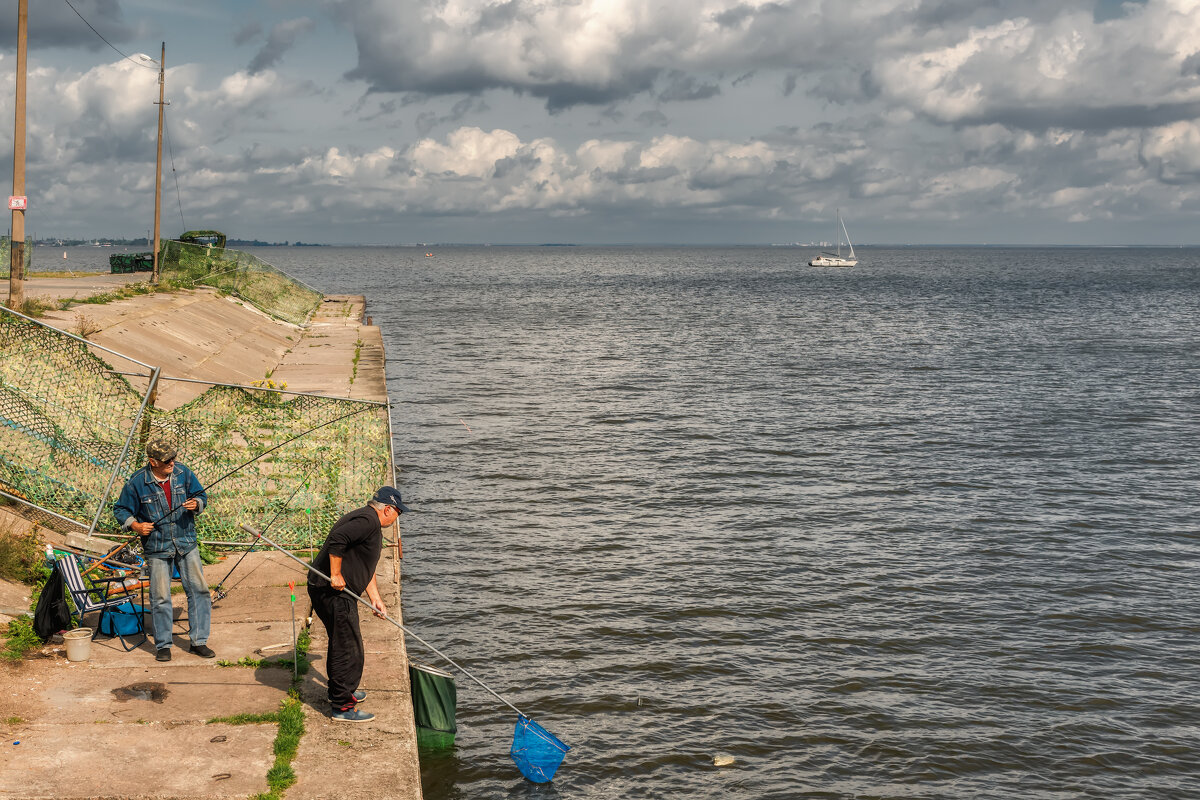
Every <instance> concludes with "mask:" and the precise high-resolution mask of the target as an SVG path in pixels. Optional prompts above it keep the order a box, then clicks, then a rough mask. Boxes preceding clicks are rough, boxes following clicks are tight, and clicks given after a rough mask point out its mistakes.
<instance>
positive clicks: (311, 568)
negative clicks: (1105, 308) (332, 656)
mask: <svg viewBox="0 0 1200 800" xmlns="http://www.w3.org/2000/svg"><path fill="white" fill-rule="evenodd" d="M242 529H243V530H245V531H246V532H247V533H250V534H252V535H254V536H256V537H258V538H259V539H262V540H263V541H264V542H266V543H267V544H269V545H271V547H274V548H275V549H276V550H278V551H279V552H281V553H283V554H284V555H285V556H287V557H288V558H290V559H292V560H293V561H295V562H296V563H297V564H299V565H300V566H302V567H304V568H305V569H306V570H308V571H309V572H311V573H313V574H314V575H319V576H320V577H322V578H324V579H325V580H327V581H329V582H330V583H332V582H333V581H332V579H331V578H330V577H329V576H328V575H326V574H325V573H324V572H321V571H320V570H319V569H317V568H316V567H314V566H313V565H312V564H308V563H305V562H304V561H302V560H301V559H299V558H297V557H296V556H294V555H292V554H291V553H289V552H288V551H287V550H284V549H283V548H282V547H280V546H279V545H277V544H275V542H273V541H271V540H270V539H268V538H267V537H266V536H264V535H263V534H262V533H261V532H259V531H257V530H255V529H254V528H251V527H250V526H249V525H245V524H243V525H242ZM341 591H343V592H345V593H346V594H348V595H350V596H351V597H353V598H354V599H355V600H357V601H358V602H360V603H362V604H363V605H364V606H366V607H367V608H369V609H371V612H372V613H374V614H375V615H376V616H378V617H382V618H383V619H386V620H387V621H388V622H390V623H392V624H393V625H395V626H396V627H397V628H399V629H400V630H402V631H404V632H405V633H407V634H408V635H409V636H411V637H413V638H414V639H416V640H417V641H418V642H420V643H421V644H423V645H425V646H426V647H428V648H429V649H430V650H432V651H433V652H435V653H437V654H438V655H439V656H441V657H442V658H444V659H445V660H446V661H448V662H449V663H450V664H451V665H453V667H454V668H455V669H457V670H458V671H459V672H461V673H462V674H463V675H466V676H467V677H468V678H470V679H471V680H473V681H475V683H477V684H479V685H480V686H482V687H483V688H484V689H486V690H487V691H488V692H489V693H490V694H491V695H492V696H493V697H495V698H496V699H497V700H499V701H500V702H501V703H504V705H506V706H508V707H509V708H511V709H512V710H513V711H515V712H517V713H518V714H520V715H521V716H522V717H524V718H525V719H529V717H528V716H527V715H526V714H525V713H523V712H522V711H521V709H519V708H517V707H516V706H514V705H513V704H512V703H510V702H508V701H507V700H505V699H504V698H503V697H501V696H500V695H498V694H496V692H495V691H493V690H492V688H491V687H490V686H488V685H487V684H486V683H484V682H483V681H481V680H479V678H476V677H475V676H474V675H472V674H471V673H470V672H467V670H465V669H463V668H462V666H460V665H459V664H457V663H455V661H454V659H452V658H450V656H448V655H446V654H445V653H443V652H442V651H441V650H438V649H437V648H436V647H434V646H433V645H431V644H430V643H429V642H427V641H425V640H424V639H422V638H421V637H420V636H418V635H417V634H415V633H413V632H412V631H411V630H409V629H408V628H406V627H404V626H403V625H401V624H400V623H399V622H397V621H396V620H394V619H392V618H391V617H390V616H388V614H387V613H386V612H381V611H378V610H377V609H376V608H375V606H373V605H371V603H370V602H368V601H367V600H365V599H364V598H362V597H360V596H359V595H357V594H355V593H354V592H352V591H350V590H349V589H342V590H341Z"/></svg>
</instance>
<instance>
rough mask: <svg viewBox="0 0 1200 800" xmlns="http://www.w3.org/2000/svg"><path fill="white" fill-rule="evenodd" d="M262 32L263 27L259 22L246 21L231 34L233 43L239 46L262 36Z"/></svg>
mask: <svg viewBox="0 0 1200 800" xmlns="http://www.w3.org/2000/svg"><path fill="white" fill-rule="evenodd" d="M262 32H263V27H262V23H261V22H247V23H246V24H245V25H243V26H242V27H241V28H238V30H237V31H236V32H235V33H234V34H233V43H234V44H236V45H239V46H240V45H243V44H249V43H250V42H253V41H254V40H255V39H257V38H258V37H260V36H262Z"/></svg>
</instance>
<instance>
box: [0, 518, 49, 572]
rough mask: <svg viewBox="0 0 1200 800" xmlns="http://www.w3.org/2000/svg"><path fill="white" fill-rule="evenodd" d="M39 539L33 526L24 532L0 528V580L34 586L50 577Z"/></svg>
mask: <svg viewBox="0 0 1200 800" xmlns="http://www.w3.org/2000/svg"><path fill="white" fill-rule="evenodd" d="M45 562H46V556H45V552H44V551H43V547H42V540H41V537H40V536H38V529H37V526H36V525H35V526H34V527H33V528H32V529H30V530H29V531H26V532H20V531H17V530H15V529H14V528H13V527H12V526H11V525H4V526H2V527H0V578H4V579H5V580H10V581H20V582H21V583H28V584H31V585H32V584H36V583H40V582H43V581H45V580H46V578H48V577H50V570H48V569H46V563H45Z"/></svg>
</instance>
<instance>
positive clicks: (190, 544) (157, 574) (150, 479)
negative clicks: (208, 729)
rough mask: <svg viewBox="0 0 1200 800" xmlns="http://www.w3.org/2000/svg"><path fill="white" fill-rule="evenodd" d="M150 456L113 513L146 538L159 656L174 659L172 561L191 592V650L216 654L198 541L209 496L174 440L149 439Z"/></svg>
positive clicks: (189, 606) (148, 449)
mask: <svg viewBox="0 0 1200 800" xmlns="http://www.w3.org/2000/svg"><path fill="white" fill-rule="evenodd" d="M146 455H147V456H148V457H149V463H148V464H147V465H146V467H145V468H144V469H140V470H138V471H137V472H135V473H133V475H131V476H129V480H128V481H126V483H125V488H124V489H122V490H121V496H120V497H118V498H117V502H116V505H115V506H113V515H114V516H115V517H116V518H117V522H119V523H121V526H122V527H123V528H125V529H126V530H131V531H133V532H134V533H136V534H138V535H139V536H141V537H142V549H143V550H144V551H145V556H146V566H147V567H149V569H150V618H151V619H152V620H153V621H154V646H155V648H156V653H155V658H156V659H157V660H159V661H170V660H171V643H172V641H173V636H172V633H173V629H174V627H175V619H174V609H173V608H172V606H171V566H172V563H174V565H175V566H177V567H178V569H179V578H180V580H181V581H182V583H183V590H184V592H186V593H187V602H188V624H189V625H190V627H191V631H190V633H189V634H188V635H189V638H190V639H191V640H192V644H191V648H190V649H191V652H193V653H195V654H196V655H198V656H201V657H202V658H212V657H213V656H215V655H216V653H214V652H213V651H212V650H211V649H210V648H209V647H208V644H207V642H208V627H209V623H210V622H211V620H212V597H211V596H210V595H209V593H208V584H207V583H206V582H205V580H204V564H203V563H202V562H201V560H200V548H199V546H198V544H197V543H196V515H197V514H199V513H200V512H202V511H203V510H204V506H205V504H206V503H207V502H208V495H207V494H205V493H204V487H203V486H201V485H200V481H199V480H197V479H196V475H195V474H194V473H193V472H192V471H191V470H190V469H188V468H187V467H185V466H184V465H183V464H178V463H176V462H175V455H176V449H175V443H174V442H172V441H170V440H169V439H166V438H161V437H160V438H156V439H151V440H150V441H149V442H147V443H146Z"/></svg>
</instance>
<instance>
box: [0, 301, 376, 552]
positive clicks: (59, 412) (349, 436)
mask: <svg viewBox="0 0 1200 800" xmlns="http://www.w3.org/2000/svg"><path fill="white" fill-rule="evenodd" d="M156 379H158V376H157V371H155V370H153V368H151V367H149V366H148V365H145V364H142V363H141V362H138V361H136V360H134V359H131V358H128V357H126V356H123V355H121V354H119V353H116V352H114V351H111V350H106V349H104V348H100V347H99V346H97V345H94V344H91V343H89V342H86V341H84V340H82V339H79V338H77V337H74V336H71V335H70V334H67V333H64V332H62V331H59V330H56V329H54V328H51V327H48V326H46V325H43V324H42V323H39V322H37V321H35V320H31V319H29V318H27V317H23V316H21V315H19V314H16V313H14V312H11V311H9V310H7V309H0V493H3V494H6V495H8V496H10V497H14V498H17V499H19V500H21V501H23V502H25V503H28V504H29V505H32V506H35V507H37V508H40V509H42V510H43V511H46V512H48V513H50V514H54V515H57V516H60V517H62V518H64V519H68V520H71V521H73V522H76V523H78V524H79V525H80V526H82V527H84V528H90V527H91V526H92V524H93V522H95V525H96V531H97V532H99V533H102V534H119V533H121V531H120V530H119V529H118V527H117V524H116V520H115V519H114V517H113V516H112V504H113V502H114V500H115V498H116V496H117V495H118V494H119V493H120V490H121V487H122V486H123V485H124V482H125V480H126V478H127V477H128V476H129V475H130V474H132V473H133V472H135V471H136V470H137V469H138V468H140V467H142V466H144V465H145V450H144V447H145V443H146V441H147V440H148V438H150V437H154V436H162V435H166V436H169V437H171V438H173V439H174V440H175V442H176V445H177V447H178V449H179V461H180V462H181V463H184V464H186V465H187V466H188V467H189V468H191V469H192V471H193V472H195V473H196V476H197V478H198V479H199V481H200V483H201V484H202V485H204V486H205V487H206V489H207V493H208V500H209V504H208V509H207V510H206V511H205V513H203V514H201V515H200V516H199V517H198V518H197V520H196V527H197V532H198V534H199V536H200V538H201V539H205V540H210V541H245V540H246V539H247V538H248V535H247V534H246V533H245V532H244V531H242V530H241V528H240V526H241V525H242V524H249V525H253V526H255V527H260V528H261V527H263V526H266V525H268V524H271V530H272V532H273V534H274V535H273V536H272V538H276V539H277V541H280V542H283V543H287V544H289V545H293V546H307V545H309V544H312V543H319V542H320V541H321V540H322V539H323V538H324V536H325V533H326V532H328V529H329V527H330V526H331V525H332V524H333V523H334V522H335V521H336V520H337V518H338V517H339V516H341V515H342V514H343V513H345V512H346V511H348V510H350V509H352V508H355V507H357V506H361V505H362V504H363V503H364V502H365V501H366V500H367V499H368V498H370V496H371V494H372V493H373V492H374V491H375V489H377V488H378V487H379V486H381V485H384V484H388V483H391V482H392V473H391V440H390V426H389V422H388V410H387V405H386V404H384V403H372V402H366V401H360V400H348V399H343V398H336V397H324V396H319V395H312V394H301V393H296V392H285V391H280V390H273V389H264V388H259V387H253V386H232V385H224V384H213V385H211V386H210V387H209V388H208V389H207V390H206V391H204V393H203V394H201V395H200V396H199V397H197V398H196V399H195V400H193V401H191V402H190V403H187V404H186V405H184V406H181V407H179V408H176V409H171V410H162V409H157V408H155V407H154V405H153V396H154V394H155V390H156V389H157V388H159V387H161V386H162V384H163V383H165V382H167V381H170V380H172V379H171V378H161V379H158V381H157V383H156ZM102 499H103V508H101V502H102ZM98 509H99V513H98V516H97V510H98Z"/></svg>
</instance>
